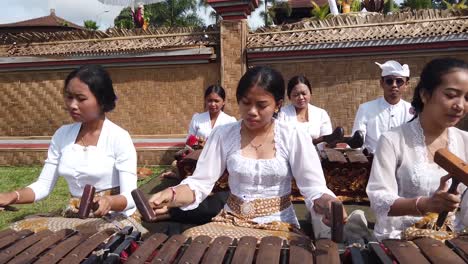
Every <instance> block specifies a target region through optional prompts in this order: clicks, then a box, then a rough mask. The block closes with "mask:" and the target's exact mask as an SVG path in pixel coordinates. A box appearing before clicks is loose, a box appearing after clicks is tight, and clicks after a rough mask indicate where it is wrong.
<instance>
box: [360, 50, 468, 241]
mask: <svg viewBox="0 0 468 264" xmlns="http://www.w3.org/2000/svg"><path fill="white" fill-rule="evenodd" d="M411 104H412V106H413V108H414V110H415V112H416V117H415V118H414V119H413V120H412V121H410V122H409V123H406V124H403V125H402V126H400V127H398V128H395V129H393V130H391V131H389V132H387V133H385V134H383V135H382V136H381V137H380V139H379V143H378V146H377V150H376V152H375V156H374V161H373V165H372V170H371V174H370V179H369V183H368V185H367V194H368V196H369V200H370V202H371V207H372V209H373V211H374V212H375V214H376V218H377V220H376V225H375V229H374V233H375V235H376V237H377V238H378V239H380V240H381V239H386V238H401V237H405V238H406V237H407V236H406V235H405V230H406V229H407V228H409V227H411V226H412V225H413V224H415V223H416V222H418V221H419V220H421V219H422V216H424V215H426V214H428V213H440V212H443V211H453V210H455V209H457V208H458V207H459V205H460V195H459V193H457V194H450V193H448V192H447V190H448V187H449V186H450V180H449V176H448V175H446V174H447V172H446V171H445V170H444V169H442V168H440V167H439V166H438V165H437V164H435V163H434V153H435V152H436V151H437V150H438V149H440V148H447V147H448V149H449V150H450V151H451V152H452V153H454V154H455V155H456V156H458V157H460V158H461V159H463V160H465V161H467V160H468V133H467V132H466V131H462V130H459V129H457V128H455V127H454V126H455V125H456V124H457V123H458V122H459V121H460V120H461V119H462V118H463V117H464V116H465V115H466V113H467V111H468V64H467V63H466V62H464V61H461V60H457V59H451V58H447V59H435V60H433V61H431V62H429V63H428V64H427V65H426V66H425V67H424V69H423V71H422V73H421V78H420V81H419V83H418V85H417V86H416V89H415V91H414V97H413V100H412V102H411ZM460 187H461V185H460ZM463 188H465V186H463ZM459 191H462V188H459ZM464 200H466V197H465V199H464ZM465 203H466V202H465ZM462 211H463V210H462ZM452 219H453V218H452ZM458 219H460V218H459V217H458ZM463 220H464V221H465V225H466V224H467V223H466V222H467V221H468V220H466V217H465V219H463ZM456 223H458V224H459V221H456ZM458 224H455V227H454V228H455V230H459V228H460V227H461V226H460V225H458Z"/></svg>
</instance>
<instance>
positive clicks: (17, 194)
mask: <svg viewBox="0 0 468 264" xmlns="http://www.w3.org/2000/svg"><path fill="white" fill-rule="evenodd" d="M15 193H16V200H15V202H14V203H16V202H18V201H19V199H20V197H21V196H20V193H19V192H18V191H15Z"/></svg>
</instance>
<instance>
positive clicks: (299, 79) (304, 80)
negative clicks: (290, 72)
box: [287, 75, 312, 99]
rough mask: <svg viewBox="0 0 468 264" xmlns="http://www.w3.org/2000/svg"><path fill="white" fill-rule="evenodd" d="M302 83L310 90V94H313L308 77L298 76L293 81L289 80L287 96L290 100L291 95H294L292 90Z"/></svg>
mask: <svg viewBox="0 0 468 264" xmlns="http://www.w3.org/2000/svg"><path fill="white" fill-rule="evenodd" d="M300 83H302V84H305V86H307V88H309V92H310V93H312V88H311V86H310V82H309V79H307V77H305V76H304V75H297V76H294V77H292V78H291V79H289V82H288V90H287V94H288V98H289V99H291V93H292V90H293V89H294V87H295V86H296V85H298V84H300Z"/></svg>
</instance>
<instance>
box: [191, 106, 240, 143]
mask: <svg viewBox="0 0 468 264" xmlns="http://www.w3.org/2000/svg"><path fill="white" fill-rule="evenodd" d="M232 122H236V118H235V117H233V116H230V115H228V114H226V113H224V112H223V111H221V112H220V113H219V116H218V118H217V119H216V122H215V123H214V125H213V127H211V119H210V113H209V112H208V111H207V112H203V113H195V114H194V115H193V117H192V120H191V121H190V125H189V132H188V135H189V136H190V135H195V136H197V137H203V138H208V136H209V135H210V134H211V131H212V130H213V129H214V128H215V127H217V126H221V125H224V124H228V123H232Z"/></svg>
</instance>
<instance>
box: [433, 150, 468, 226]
mask: <svg viewBox="0 0 468 264" xmlns="http://www.w3.org/2000/svg"><path fill="white" fill-rule="evenodd" d="M434 162H435V163H437V164H438V165H439V166H440V167H442V168H443V169H444V170H446V171H447V172H448V173H449V174H450V175H451V176H452V184H451V185H450V188H449V190H448V193H452V194H453V193H455V192H456V191H457V188H458V184H459V183H460V182H461V183H463V184H465V185H467V186H468V164H467V163H466V162H464V161H463V160H462V159H460V158H459V157H457V156H455V155H454V154H453V153H452V152H450V151H449V150H448V149H446V148H443V149H439V150H437V151H436V153H435V155H434ZM447 214H448V212H442V213H440V214H439V217H438V218H437V223H436V224H437V227H439V228H440V227H441V226H442V225H443V224H444V222H445V219H446V218H447Z"/></svg>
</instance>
